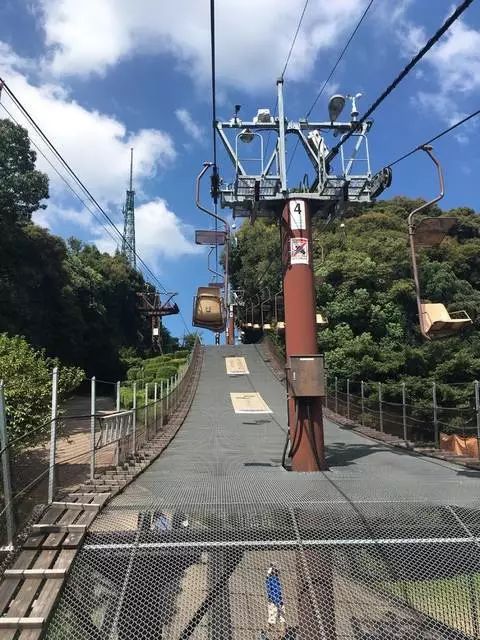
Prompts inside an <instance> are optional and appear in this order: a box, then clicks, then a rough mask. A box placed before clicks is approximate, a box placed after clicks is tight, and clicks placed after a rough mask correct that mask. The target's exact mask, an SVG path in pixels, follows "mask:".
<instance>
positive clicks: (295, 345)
mask: <svg viewBox="0 0 480 640" xmlns="http://www.w3.org/2000/svg"><path fill="white" fill-rule="evenodd" d="M358 97H359V95H358V94H357V95H354V96H353V97H350V99H351V100H352V108H351V113H350V120H347V121H344V122H338V118H339V116H340V114H341V113H342V111H343V109H344V107H345V103H346V99H349V97H347V98H345V97H344V96H341V95H335V96H332V98H331V99H330V101H329V106H328V111H329V120H328V121H326V122H313V121H312V122H310V121H307V120H305V119H304V120H299V121H290V120H288V118H287V117H286V116H285V113H284V101H283V78H280V79H279V80H278V81H277V102H278V117H274V116H272V115H271V113H270V110H269V109H258V111H257V114H256V116H255V117H254V118H253V119H252V120H248V121H242V119H241V118H240V109H241V107H240V105H236V106H235V112H234V115H233V118H231V119H230V120H228V121H224V122H220V121H214V128H215V131H216V134H217V135H218V136H219V138H220V140H221V141H222V143H223V146H224V149H225V151H226V154H227V156H228V157H229V159H230V161H231V162H232V164H233V166H234V169H235V176H234V179H233V180H230V179H228V180H226V179H225V180H222V179H221V178H219V177H218V174H216V175H215V176H214V179H213V180H212V197H213V199H214V201H215V202H217V201H219V203H220V205H221V207H222V208H229V209H231V210H232V212H233V217H234V218H236V217H248V218H250V220H253V221H254V220H255V219H256V218H257V217H267V218H270V219H276V220H278V221H279V224H280V228H281V237H282V267H283V290H284V305H285V336H286V337H285V341H286V360H287V362H286V369H287V380H288V409H289V411H288V413H289V428H290V440H291V448H292V466H293V469H294V471H319V470H321V469H325V468H326V463H325V455H324V442H323V423H322V397H324V395H325V374H324V367H323V356H322V355H320V354H319V353H318V348H317V328H316V303H315V287H314V274H313V259H312V216H313V215H315V216H320V217H321V218H323V219H327V218H330V217H332V216H335V215H338V213H339V211H340V210H341V208H342V205H343V204H344V203H346V202H348V203H366V202H371V201H372V200H373V199H374V198H375V197H376V196H378V195H379V194H380V193H382V191H383V190H384V189H385V188H387V187H388V186H389V185H390V183H391V170H390V169H383V170H382V171H380V172H379V173H377V174H376V175H372V173H371V170H370V157H369V150H368V144H367V134H368V132H369V130H370V128H371V126H372V122H370V121H366V122H360V121H359V120H358V115H359V113H358V110H357V106H356V100H357V99H358ZM272 134H274V136H276V144H275V145H274V149H273V152H272V153H271V154H270V155H268V156H267V155H266V153H264V150H265V148H266V147H267V148H268V145H264V141H263V136H264V135H272ZM332 134H333V135H334V136H338V137H339V138H340V144H339V145H337V146H336V147H335V149H336V151H335V153H333V152H332V151H331V149H329V142H328V140H327V137H328V136H329V135H332ZM289 135H290V136H295V137H296V138H297V140H298V141H299V143H300V145H301V148H303V151H304V153H305V155H306V157H307V159H308V160H309V162H310V163H311V165H312V166H313V171H314V175H313V176H312V177H311V179H310V180H309V182H308V183H306V182H305V181H304V183H303V185H301V186H295V187H293V188H289V185H288V176H287V162H286V147H287V145H286V138H287V136H289ZM347 137H348V138H349V144H348V145H346V146H348V149H347V150H345V151H344V148H343V146H342V145H341V142H342V140H343V139H344V138H347ZM332 142H333V141H332ZM245 145H251V146H250V149H251V150H250V152H249V153H245ZM338 150H339V151H340V153H339V154H338ZM334 163H335V164H337V165H338V164H339V165H340V167H338V168H337V170H336V171H334V169H333V164H334ZM247 167H248V171H247ZM204 173H205V169H204V171H203V172H202V173H201V174H200V176H199V178H197V194H198V193H199V185H198V183H199V179H200V178H201V176H203V174H204ZM308 185H311V186H308ZM197 206H198V197H197ZM229 319H230V318H229ZM229 333H230V331H229Z"/></svg>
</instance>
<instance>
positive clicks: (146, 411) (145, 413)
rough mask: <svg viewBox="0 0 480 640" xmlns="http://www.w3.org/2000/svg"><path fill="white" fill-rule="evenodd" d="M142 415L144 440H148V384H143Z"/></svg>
mask: <svg viewBox="0 0 480 640" xmlns="http://www.w3.org/2000/svg"><path fill="white" fill-rule="evenodd" d="M143 415H144V420H145V439H146V440H148V382H146V383H145V408H144V411H143Z"/></svg>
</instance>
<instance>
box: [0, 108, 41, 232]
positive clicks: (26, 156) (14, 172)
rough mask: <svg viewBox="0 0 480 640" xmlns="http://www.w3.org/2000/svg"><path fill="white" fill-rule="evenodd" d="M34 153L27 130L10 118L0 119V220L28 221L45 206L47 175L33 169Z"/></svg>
mask: <svg viewBox="0 0 480 640" xmlns="http://www.w3.org/2000/svg"><path fill="white" fill-rule="evenodd" d="M35 160H36V153H35V151H33V150H32V149H30V142H29V139H28V132H27V130H26V129H24V128H23V127H19V126H17V125H15V124H13V123H12V122H10V120H0V221H2V222H4V223H5V222H6V223H12V222H29V221H30V220H31V217H32V213H33V212H34V211H37V210H38V209H39V208H44V207H45V205H43V204H41V201H42V200H43V199H45V198H48V178H47V176H46V175H45V174H44V173H41V172H40V171H37V170H36V169H35Z"/></svg>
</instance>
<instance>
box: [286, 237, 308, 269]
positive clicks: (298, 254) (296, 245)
mask: <svg viewBox="0 0 480 640" xmlns="http://www.w3.org/2000/svg"><path fill="white" fill-rule="evenodd" d="M308 258H309V256H308V240H307V238H290V264H308Z"/></svg>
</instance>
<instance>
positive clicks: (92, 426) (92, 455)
mask: <svg viewBox="0 0 480 640" xmlns="http://www.w3.org/2000/svg"><path fill="white" fill-rule="evenodd" d="M96 404H97V402H96V380H95V376H93V378H92V379H91V381H90V447H91V453H90V480H92V482H93V480H94V477H95V412H96Z"/></svg>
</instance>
